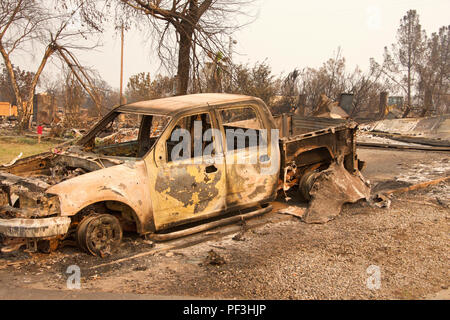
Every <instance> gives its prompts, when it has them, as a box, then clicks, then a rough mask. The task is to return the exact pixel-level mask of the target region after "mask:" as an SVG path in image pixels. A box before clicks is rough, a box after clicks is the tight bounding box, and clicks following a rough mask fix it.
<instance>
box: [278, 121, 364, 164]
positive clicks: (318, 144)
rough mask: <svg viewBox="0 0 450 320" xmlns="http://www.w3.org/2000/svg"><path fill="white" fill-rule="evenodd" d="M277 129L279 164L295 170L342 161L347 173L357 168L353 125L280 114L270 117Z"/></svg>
mask: <svg viewBox="0 0 450 320" xmlns="http://www.w3.org/2000/svg"><path fill="white" fill-rule="evenodd" d="M274 120H275V124H276V127H277V128H278V129H279V130H280V140H279V141H280V151H281V164H282V166H283V167H285V166H287V165H290V164H292V163H293V162H295V165H296V166H297V167H307V166H312V165H316V164H319V163H331V162H332V161H333V160H336V159H338V158H339V157H342V158H343V161H344V162H345V163H344V164H345V167H346V168H347V170H349V171H354V170H356V169H357V160H356V139H355V134H356V130H357V124H356V123H355V122H353V121H348V120H345V119H330V118H318V117H301V116H298V115H294V114H282V115H280V116H275V117H274Z"/></svg>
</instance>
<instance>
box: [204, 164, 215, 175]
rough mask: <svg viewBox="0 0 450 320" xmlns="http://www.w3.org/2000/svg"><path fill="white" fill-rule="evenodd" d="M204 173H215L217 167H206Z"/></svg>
mask: <svg viewBox="0 0 450 320" xmlns="http://www.w3.org/2000/svg"><path fill="white" fill-rule="evenodd" d="M205 171H206V173H214V172H217V167H216V166H215V165H210V166H207V167H206V169H205Z"/></svg>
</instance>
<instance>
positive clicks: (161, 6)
mask: <svg viewBox="0 0 450 320" xmlns="http://www.w3.org/2000/svg"><path fill="white" fill-rule="evenodd" d="M79 1H81V0H79ZM255 1H256V0H105V1H104V3H106V5H108V6H112V5H113V4H115V9H116V10H115V12H116V23H117V24H119V23H120V24H122V23H124V24H128V25H129V21H135V22H136V23H135V25H136V26H137V27H138V28H139V29H140V30H145V28H146V29H147V30H146V31H147V34H149V35H150V37H151V38H152V40H153V47H154V48H155V49H156V52H157V54H158V57H159V59H160V60H161V62H162V64H163V65H164V66H165V67H166V68H167V69H168V70H170V71H172V70H174V69H175V70H176V71H177V77H178V81H177V82H178V84H177V94H179V95H181V94H186V93H187V92H188V89H189V80H190V78H191V77H190V76H191V74H193V72H191V71H192V67H193V66H198V64H199V63H200V62H203V61H202V58H205V57H207V54H213V55H215V54H217V53H218V52H221V53H222V54H224V55H227V46H228V36H229V35H230V34H232V33H233V32H234V31H236V30H237V29H239V28H241V27H243V26H244V25H246V24H248V23H249V22H250V21H251V20H252V18H251V14H249V12H250V11H251V10H252V4H253V3H254V2H255ZM103 5H104V4H102V5H101V6H102V7H99V5H96V3H95V2H91V3H89V4H87V6H85V7H88V8H89V12H92V16H93V18H91V19H90V21H91V22H93V21H95V22H94V23H100V22H101V21H100V19H95V17H98V16H101V15H102V12H103V11H104V10H103ZM244 20H245V21H244ZM205 54H206V55H205ZM198 69H199V68H197V70H198Z"/></svg>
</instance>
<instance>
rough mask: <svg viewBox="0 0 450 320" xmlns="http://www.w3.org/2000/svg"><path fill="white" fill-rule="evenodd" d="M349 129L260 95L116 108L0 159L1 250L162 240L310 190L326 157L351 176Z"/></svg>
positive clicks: (97, 249) (96, 249) (99, 251)
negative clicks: (54, 142) (10, 159)
mask: <svg viewBox="0 0 450 320" xmlns="http://www.w3.org/2000/svg"><path fill="white" fill-rule="evenodd" d="M355 128H356V125H355V124H353V123H349V122H342V121H338V122H336V121H334V122H333V121H332V119H330V120H329V121H328V122H327V121H325V119H321V120H317V119H316V120H314V119H297V118H296V116H295V115H283V117H282V118H274V117H273V116H272V114H271V113H270V111H269V109H268V107H267V106H266V105H265V104H264V102H263V101H262V100H260V99H258V98H255V97H248V96H241V95H231V94H196V95H187V96H179V97H169V98H164V99H157V100H151V101H142V102H136V103H131V104H127V105H122V106H119V107H116V108H114V109H113V110H112V111H111V112H109V113H108V114H107V115H106V116H105V117H104V118H103V119H102V120H101V121H99V122H98V123H97V124H96V125H95V126H94V127H93V128H92V129H91V130H90V131H89V132H88V133H87V134H86V135H84V136H83V137H82V138H81V139H79V140H77V141H74V142H72V143H70V144H68V145H65V146H62V147H56V148H54V149H53V150H51V151H50V152H47V153H44V154H39V155H35V156H31V157H28V158H24V159H20V160H18V161H16V162H15V163H13V164H11V165H8V166H4V167H0V234H1V235H2V236H3V245H4V247H3V248H2V250H3V251H11V250H14V249H17V248H18V247H20V246H22V245H27V246H28V248H29V249H32V250H37V249H41V250H44V251H51V250H54V249H55V248H57V247H58V244H59V243H60V242H61V241H66V240H67V241H69V240H75V241H76V243H77V244H78V246H79V247H80V248H82V249H83V250H85V251H87V252H89V253H91V254H93V255H99V256H104V255H107V254H109V253H111V252H112V250H113V249H114V248H117V247H118V245H119V243H120V242H121V239H122V233H123V231H130V232H137V233H139V234H141V235H148V236H149V237H150V238H151V239H152V238H153V239H155V240H165V239H170V238H173V237H176V236H181V235H184V234H186V231H183V229H182V227H183V226H188V227H189V228H188V230H189V229H190V230H192V232H198V231H200V230H203V229H204V228H203V229H202V228H200V229H199V227H198V224H199V223H201V222H207V223H209V224H210V226H216V225H218V224H220V222H217V221H219V219H220V218H223V219H222V220H225V221H228V222H229V221H236V219H235V218H233V217H234V215H235V213H236V212H239V213H240V218H245V217H251V216H254V215H256V214H262V213H265V212H268V211H270V206H269V203H270V202H271V201H273V200H274V199H275V197H276V196H277V193H278V191H280V190H287V189H289V188H291V187H293V186H297V187H298V189H299V190H300V191H299V192H301V193H303V194H304V195H305V196H308V192H309V190H310V189H311V188H312V186H313V184H314V179H313V178H315V177H316V176H315V175H314V174H312V173H317V172H320V171H323V170H326V169H327V168H329V167H330V165H331V164H332V163H337V164H339V165H340V166H341V167H342V168H344V169H343V170H345V171H346V172H348V174H350V175H352V177H353V176H354V177H356V178H355V179H357V176H358V173H359V171H358V169H359V165H360V163H359V161H358V159H357V157H356V150H355V149H356V147H355V139H354V138H355V130H356V129H355ZM248 159H250V160H251V161H247V160H248ZM242 212H245V213H244V214H242ZM233 219H234V220H233ZM195 223H197V226H195ZM192 232H191V233H192Z"/></svg>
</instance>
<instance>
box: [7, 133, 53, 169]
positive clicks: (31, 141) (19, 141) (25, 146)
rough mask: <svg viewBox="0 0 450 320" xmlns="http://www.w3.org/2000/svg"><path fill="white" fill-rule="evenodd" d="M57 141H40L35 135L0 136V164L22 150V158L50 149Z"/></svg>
mask: <svg viewBox="0 0 450 320" xmlns="http://www.w3.org/2000/svg"><path fill="white" fill-rule="evenodd" d="M56 144H57V143H55V142H53V141H41V143H40V144H38V143H37V137H36V138H31V137H24V136H17V137H0V164H3V163H8V162H10V161H11V160H13V159H14V158H15V157H17V156H18V155H19V154H20V153H21V152H23V155H22V158H24V157H28V156H31V155H34V154H38V153H41V152H45V151H48V150H50V149H51V148H52V147H53V146H55V145H56Z"/></svg>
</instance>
